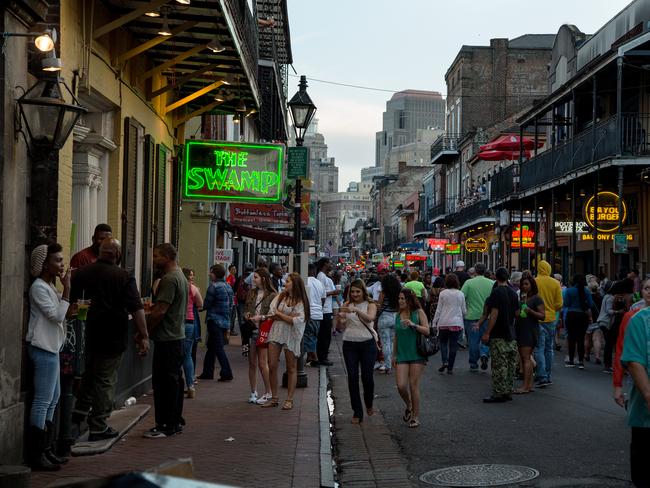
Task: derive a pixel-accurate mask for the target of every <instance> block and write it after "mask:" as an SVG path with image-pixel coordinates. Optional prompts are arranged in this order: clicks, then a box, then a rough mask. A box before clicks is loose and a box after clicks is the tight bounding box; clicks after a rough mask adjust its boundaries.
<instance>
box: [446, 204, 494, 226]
mask: <svg viewBox="0 0 650 488" xmlns="http://www.w3.org/2000/svg"><path fill="white" fill-rule="evenodd" d="M488 203H489V202H488V200H487V199H483V200H479V201H478V202H476V203H473V204H472V205H469V206H468V207H465V208H463V209H461V210H460V211H459V212H457V213H454V214H451V215H449V217H448V221H449V224H450V225H451V226H452V227H458V226H460V225H462V224H466V223H467V224H469V223H470V222H472V221H474V220H476V219H479V218H481V217H487V216H488V215H489V209H488Z"/></svg>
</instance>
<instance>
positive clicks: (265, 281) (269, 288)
mask: <svg viewBox="0 0 650 488" xmlns="http://www.w3.org/2000/svg"><path fill="white" fill-rule="evenodd" d="M254 272H255V274H257V275H259V277H260V278H262V290H263V291H264V298H266V297H267V296H269V295H270V294H271V293H277V292H278V291H277V290H276V289H275V287H274V286H273V281H272V280H271V274H270V273H269V270H268V269H267V268H257V269H256V270H255V271H254Z"/></svg>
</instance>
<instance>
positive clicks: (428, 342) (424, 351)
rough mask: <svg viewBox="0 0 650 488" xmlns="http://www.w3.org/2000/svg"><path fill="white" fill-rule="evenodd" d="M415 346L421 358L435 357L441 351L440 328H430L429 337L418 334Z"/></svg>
mask: <svg viewBox="0 0 650 488" xmlns="http://www.w3.org/2000/svg"><path fill="white" fill-rule="evenodd" d="M415 346H416V349H417V351H418V354H419V355H420V356H424V357H429V356H433V355H435V354H436V353H437V352H438V351H439V350H440V342H439V340H438V327H436V328H435V329H434V328H433V327H431V326H429V335H428V336H426V335H424V334H422V333H420V332H418V333H417V338H416V343H415Z"/></svg>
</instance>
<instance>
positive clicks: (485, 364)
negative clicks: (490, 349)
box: [481, 356, 488, 371]
mask: <svg viewBox="0 0 650 488" xmlns="http://www.w3.org/2000/svg"><path fill="white" fill-rule="evenodd" d="M487 368H488V358H487V356H481V369H482V370H483V371H485V370H486V369H487Z"/></svg>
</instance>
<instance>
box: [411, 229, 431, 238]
mask: <svg viewBox="0 0 650 488" xmlns="http://www.w3.org/2000/svg"><path fill="white" fill-rule="evenodd" d="M433 234H434V232H433V231H432V230H420V231H417V232H413V237H427V236H432V235H433Z"/></svg>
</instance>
